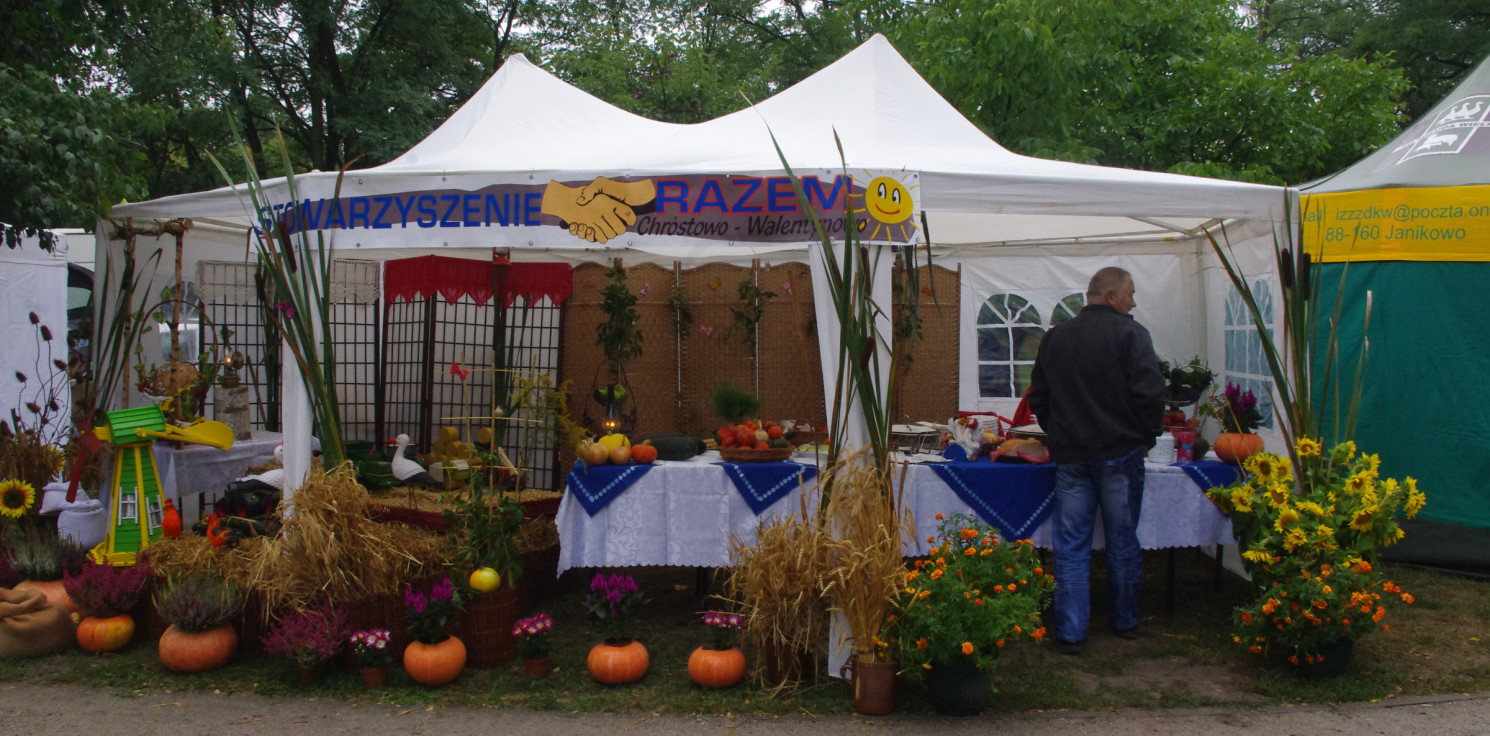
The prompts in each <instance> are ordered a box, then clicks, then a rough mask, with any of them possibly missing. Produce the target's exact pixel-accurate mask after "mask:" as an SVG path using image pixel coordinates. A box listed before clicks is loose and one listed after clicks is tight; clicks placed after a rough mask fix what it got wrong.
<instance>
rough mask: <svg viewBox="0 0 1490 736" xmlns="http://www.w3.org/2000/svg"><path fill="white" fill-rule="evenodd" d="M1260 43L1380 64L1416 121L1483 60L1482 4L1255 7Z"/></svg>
mask: <svg viewBox="0 0 1490 736" xmlns="http://www.w3.org/2000/svg"><path fill="white" fill-rule="evenodd" d="M1252 5H1253V8H1252V10H1253V12H1254V14H1255V15H1256V16H1257V18H1258V21H1259V23H1260V26H1261V33H1262V36H1263V38H1265V39H1267V40H1268V42H1269V43H1271V44H1273V45H1274V46H1276V47H1278V48H1279V49H1288V48H1292V49H1296V50H1297V53H1299V54H1300V55H1302V56H1304V57H1309V58H1322V57H1326V56H1329V55H1339V56H1344V57H1347V58H1352V59H1367V60H1371V61H1387V62H1388V63H1390V64H1391V65H1393V66H1395V67H1397V68H1400V69H1401V70H1402V73H1403V75H1404V76H1406V77H1407V80H1408V81H1409V82H1410V83H1411V84H1412V88H1411V89H1410V90H1408V92H1407V94H1406V96H1405V97H1403V99H1402V108H1403V112H1404V113H1406V118H1405V119H1406V120H1408V121H1411V120H1416V119H1417V118H1418V117H1420V116H1422V115H1423V113H1426V112H1427V111H1428V110H1429V109H1430V108H1432V107H1433V105H1435V104H1437V102H1438V101H1439V100H1440V99H1442V98H1443V96H1444V95H1446V94H1448V93H1449V92H1450V91H1451V90H1452V89H1453V88H1454V86H1455V85H1457V84H1458V83H1459V82H1460V81H1462V80H1463V79H1464V77H1465V75H1467V74H1468V73H1469V72H1470V70H1472V69H1474V67H1475V66H1476V65H1477V64H1479V63H1480V62H1481V61H1482V60H1484V59H1485V58H1486V56H1490V4H1486V2H1485V0H1371V1H1368V2H1363V1H1362V0H1258V1H1257V2H1254V3H1253V4H1252Z"/></svg>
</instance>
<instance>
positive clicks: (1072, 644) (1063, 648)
mask: <svg viewBox="0 0 1490 736" xmlns="http://www.w3.org/2000/svg"><path fill="white" fill-rule="evenodd" d="M1085 646H1086V640H1082V641H1066V640H1065V639H1056V640H1055V650H1056V651H1057V652H1060V653H1061V654H1069V655H1072V656H1075V655H1078V654H1081V650H1082V648H1083V647H1085Z"/></svg>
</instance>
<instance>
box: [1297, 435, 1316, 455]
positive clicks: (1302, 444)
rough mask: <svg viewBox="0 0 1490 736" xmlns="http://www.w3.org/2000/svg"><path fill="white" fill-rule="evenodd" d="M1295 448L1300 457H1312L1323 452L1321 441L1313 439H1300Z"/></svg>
mask: <svg viewBox="0 0 1490 736" xmlns="http://www.w3.org/2000/svg"><path fill="white" fill-rule="evenodd" d="M1293 447H1294V449H1295V450H1297V451H1298V453H1299V456H1300V457H1312V456H1314V455H1318V454H1319V453H1320V451H1321V450H1322V447H1321V446H1320V444H1319V440H1316V439H1313V438H1311V437H1300V438H1299V441H1298V442H1296V443H1294V446H1293Z"/></svg>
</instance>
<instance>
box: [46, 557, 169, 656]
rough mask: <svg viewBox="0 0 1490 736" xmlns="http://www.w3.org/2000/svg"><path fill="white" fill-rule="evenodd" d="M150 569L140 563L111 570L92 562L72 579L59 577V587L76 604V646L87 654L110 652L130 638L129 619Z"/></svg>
mask: <svg viewBox="0 0 1490 736" xmlns="http://www.w3.org/2000/svg"><path fill="white" fill-rule="evenodd" d="M149 577H150V567H149V566H148V565H146V564H144V563H136V564H134V565H128V566H122V567H115V566H114V565H110V564H107V563H105V564H98V563H95V562H92V561H89V562H86V563H84V564H83V569H82V570H80V571H78V573H77V574H76V575H74V574H71V573H68V574H65V575H63V578H62V587H63V588H64V589H66V591H67V596H68V598H70V599H71V600H72V601H73V603H76V604H77V607H78V613H80V614H82V616H83V618H82V620H81V621H79V622H78V644H79V645H80V646H82V647H83V649H84V650H86V651H89V652H114V651H118V650H120V649H123V648H124V646H125V645H127V644H129V641H130V639H133V638H134V633H135V620H134V618H133V617H132V616H130V615H129V610H130V609H131V608H134V606H135V603H136V602H138V601H139V599H140V595H141V594H142V593H144V592H145V581H146V580H148V579H149Z"/></svg>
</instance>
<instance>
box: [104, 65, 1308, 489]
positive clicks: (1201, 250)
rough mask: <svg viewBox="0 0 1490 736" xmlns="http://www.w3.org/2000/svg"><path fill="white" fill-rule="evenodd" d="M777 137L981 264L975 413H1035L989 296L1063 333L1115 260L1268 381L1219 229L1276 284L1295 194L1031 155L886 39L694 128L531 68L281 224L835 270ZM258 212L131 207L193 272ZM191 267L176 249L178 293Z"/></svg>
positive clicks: (966, 296)
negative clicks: (1233, 298) (1001, 386)
mask: <svg viewBox="0 0 1490 736" xmlns="http://www.w3.org/2000/svg"><path fill="white" fill-rule="evenodd" d="M773 133H774V135H775V137H776V140H777V141H778V142H779V144H780V148H781V151H782V153H783V154H784V156H785V158H786V160H787V161H788V162H789V163H790V164H791V166H792V167H793V170H794V171H795V173H797V174H798V175H800V176H803V177H804V180H808V181H807V184H808V185H809V187H808V195H809V199H810V200H811V199H812V198H813V195H814V194H815V195H816V200H817V203H818V205H821V206H822V209H823V210H825V211H830V210H834V209H837V210H838V211H840V212H841V208H842V204H843V202H844V200H843V199H840V198H839V197H840V196H845V197H847V201H848V203H849V204H850V205H851V206H852V207H854V208H855V209H856V210H860V211H861V214H860V215H859V217H860V218H863V219H866V220H867V221H868V223H869V225H870V228H871V229H870V230H867V231H866V233H865V234H866V235H868V236H870V238H871V239H872V240H876V241H881V242H898V243H921V244H925V243H927V242H928V241H929V243H930V244H931V245H932V246H933V249H934V250H933V252H934V253H935V254H936V257H937V260H938V261H939V262H940V263H941V264H943V265H947V266H957V265H960V266H961V267H962V273H963V277H962V284H961V289H962V292H963V293H962V300H961V303H962V304H963V307H962V314H961V315H960V320H961V324H962V329H961V333H962V335H963V337H962V338H961V343H962V344H961V350H960V356H961V357H960V358H959V365H958V367H957V370H958V372H959V376H960V381H959V383H960V385H961V386H962V387H963V388H962V389H961V392H962V395H961V397H960V403H961V408H963V409H976V408H984V409H999V410H1003V411H1008V410H1010V409H1012V403H1013V400H1012V399H1008V400H1002V399H994V398H989V397H982V396H980V395H979V385H978V384H979V371H980V360H979V344H978V343H979V340H978V337H977V330H976V328H975V325H976V324H977V321H978V318H979V305H980V304H981V303H982V302H983V301H984V300H985V299H986V298H988V296H989V295H991V294H996V293H1016V294H1019V295H1020V296H1021V297H1022V298H1024V299H1025V300H1027V302H1028V303H1029V304H1030V305H1031V306H1033V307H1034V308H1035V309H1036V310H1037V311H1038V312H1039V313H1040V314H1043V315H1044V316H1043V317H1036V320H1035V322H1036V324H1037V326H1038V325H1040V324H1044V325H1048V323H1049V319H1050V315H1051V314H1052V313H1053V312H1054V311H1055V310H1056V308H1057V304H1058V303H1059V301H1060V300H1061V299H1062V298H1064V297H1067V296H1068V295H1070V294H1072V293H1077V292H1081V291H1084V287H1085V285H1086V281H1087V279H1088V278H1089V276H1090V274H1091V273H1092V272H1094V271H1095V270H1096V269H1098V268H1100V267H1102V266H1106V265H1114V264H1116V265H1121V266H1123V267H1125V268H1128V269H1129V270H1130V271H1132V272H1133V273H1134V274H1135V280H1136V282H1137V286H1138V294H1137V299H1138V308H1137V310H1136V311H1135V313H1134V314H1135V316H1136V317H1137V318H1138V319H1139V320H1140V321H1141V322H1143V323H1144V324H1145V325H1146V326H1148V327H1149V328H1150V330H1151V332H1152V333H1153V334H1154V336H1155V342H1156V347H1157V348H1158V350H1159V353H1160V355H1161V356H1166V357H1169V358H1171V359H1180V360H1185V359H1188V357H1189V356H1191V355H1201V356H1202V357H1204V358H1206V359H1207V361H1208V362H1209V363H1210V364H1211V365H1212V366H1213V367H1215V366H1220V365H1223V363H1224V364H1225V365H1226V366H1227V370H1228V371H1231V372H1239V375H1245V374H1248V373H1253V374H1259V375H1263V376H1265V374H1266V369H1265V367H1262V368H1260V367H1259V366H1258V365H1252V366H1250V368H1249V366H1248V365H1246V361H1245V359H1244V358H1243V357H1238V356H1234V355H1230V354H1228V344H1230V345H1231V346H1232V349H1231V351H1230V352H1231V353H1238V351H1240V352H1245V348H1244V347H1243V346H1241V344H1240V343H1238V342H1236V339H1235V338H1236V336H1238V335H1240V331H1239V330H1238V329H1235V328H1237V325H1236V324H1234V323H1235V313H1234V310H1233V314H1232V315H1231V318H1230V319H1229V318H1228V314H1227V297H1228V294H1229V293H1230V289H1231V287H1230V284H1229V282H1228V281H1227V280H1226V278H1225V275H1224V274H1223V273H1221V272H1220V271H1219V269H1216V268H1213V267H1210V266H1209V264H1212V262H1213V259H1212V258H1211V256H1210V246H1209V244H1208V241H1207V240H1206V239H1205V237H1204V229H1205V228H1209V229H1210V231H1211V232H1213V233H1219V232H1220V230H1221V227H1222V226H1223V224H1224V229H1225V238H1226V240H1227V241H1228V242H1229V243H1230V244H1231V245H1232V246H1233V247H1235V248H1236V249H1237V252H1238V255H1239V256H1240V257H1241V262H1242V263H1243V264H1244V267H1246V268H1247V269H1248V270H1249V271H1255V272H1256V273H1257V274H1258V278H1259V279H1263V280H1266V281H1271V280H1272V278H1273V277H1272V276H1271V275H1270V274H1269V273H1268V271H1269V264H1270V263H1271V249H1272V243H1273V242H1274V241H1273V238H1274V235H1275V233H1277V232H1279V231H1280V230H1281V228H1282V227H1283V226H1284V225H1283V220H1284V210H1285V207H1284V203H1285V198H1286V197H1288V196H1291V193H1289V192H1287V191H1286V190H1283V189H1280V188H1276V187H1269V186H1261V185H1253V184H1243V183H1237V182H1228V181H1218V180H1210V179H1201V178H1195V177H1186V176H1178V175H1172V174H1161V173H1152V172H1142V171H1129V170H1123V169H1113V168H1105V167H1098V166H1088V165H1080V164H1073V163H1065V162H1058V161H1047V160H1042V159H1036V158H1029V157H1025V156H1020V155H1016V154H1014V153H1011V152H1009V151H1008V150H1006V149H1004V148H1003V147H1001V146H999V145H998V144H997V143H996V142H994V141H993V140H991V139H990V138H989V137H988V136H987V135H985V134H984V133H983V132H982V131H981V130H979V129H978V128H977V127H976V126H975V125H973V124H972V123H971V122H969V121H968V120H967V119H966V118H964V117H963V116H962V115H961V114H960V113H958V112H957V110H956V109H954V108H953V107H952V106H951V105H950V104H948V103H947V102H946V101H945V100H943V99H942V98H941V97H940V96H939V95H938V94H937V93H936V92H935V90H933V89H932V88H931V86H930V85H928V84H927V83H926V82H925V81H924V80H923V79H921V78H920V77H919V76H918V75H917V74H916V72H915V70H914V69H912V68H911V66H910V65H909V64H908V63H907V62H906V61H905V60H904V59H903V58H901V57H900V56H899V54H897V53H896V51H895V50H894V49H893V48H892V47H891V45H890V44H889V42H888V41H886V40H885V39H884V38H883V37H881V36H875V37H874V38H873V39H871V40H870V41H868V42H866V43H865V44H864V45H862V46H860V47H859V48H858V49H856V50H854V51H853V52H851V53H849V54H848V55H846V56H845V57H843V58H842V59H840V60H839V61H837V62H835V63H834V64H832V65H831V66H829V67H827V68H826V69H823V70H822V71H820V72H818V73H817V74H815V75H813V76H812V77H810V78H808V79H806V80H804V81H802V82H801V83H799V84H797V85H795V86H793V87H791V88H790V89H787V90H784V91H782V92H780V93H779V94H777V95H775V96H773V97H771V98H770V99H767V100H764V101H762V102H760V103H759V104H757V105H755V106H754V107H753V108H746V109H744V110H741V111H739V112H736V113H733V114H730V115H726V116H724V117H721V118H718V119H715V120H711V121H708V122H704V123H698V124H693V125H678V124H670V123H662V122H657V121H653V120H648V119H645V118H642V117H638V116H636V115H633V114H631V113H628V112H625V111H623V110H620V109H618V108H616V107H613V106H611V105H609V104H607V103H605V102H602V101H601V100H599V99H596V98H594V97H592V96H590V95H588V94H586V93H584V92H582V91H580V90H578V89H576V88H574V87H572V86H570V85H568V84H566V83H565V82H563V81H561V80H559V79H557V78H555V77H554V76H552V75H551V74H549V73H547V72H545V71H543V70H542V69H540V68H539V67H537V66H535V65H534V64H532V63H531V62H529V61H528V60H527V59H525V58H523V57H522V56H520V55H519V56H515V57H513V58H511V59H510V60H508V61H507V63H506V64H504V65H503V66H502V67H501V69H499V70H498V71H497V73H496V74H495V75H493V76H492V78H491V79H490V80H489V81H488V82H487V83H486V84H485V85H484V86H483V87H482V88H481V90H480V91H479V92H477V94H476V95H475V96H473V97H472V98H471V100H470V101H469V102H468V103H467V104H466V105H465V106H464V107H462V108H461V109H460V110H459V111H457V112H456V113H455V114H454V115H452V116H451V117H450V119H449V120H447V121H445V123H444V124H442V125H441V126H440V127H439V128H438V129H437V130H435V131H434V132H433V133H432V134H430V136H429V137H428V138H426V139H425V140H423V141H422V142H420V143H419V144H418V145H416V146H414V147H413V148H412V149H410V150H409V151H408V152H407V153H405V154H404V155H403V156H401V157H399V158H397V159H395V160H394V161H392V162H390V163H388V164H385V165H382V166H377V167H373V168H370V169H363V170H356V171H351V172H348V173H347V174H346V176H345V178H344V179H343V180H342V181H341V185H340V186H341V188H340V192H339V198H338V196H337V189H336V187H337V180H338V175H337V174H336V173H334V172H329V173H328V172H311V173H308V174H305V175H301V176H298V177H296V186H297V192H296V194H297V197H296V201H295V202H294V203H293V204H290V205H289V206H288V207H286V208H283V209H277V210H276V211H275V212H274V213H261V216H265V217H269V216H272V217H283V218H286V221H288V222H290V223H292V225H293V226H295V227H299V228H302V229H306V230H319V231H320V232H321V233H322V234H323V235H324V236H325V237H326V238H327V239H328V242H330V243H331V244H332V245H333V246H334V248H335V249H336V250H337V252H338V254H339V255H341V256H347V257H354V258H363V259H373V260H381V259H389V258H403V257H408V256H410V255H422V254H425V253H430V252H438V253H441V254H443V255H449V256H461V255H466V256H469V257H472V258H479V259H487V258H489V257H490V249H491V248H493V247H504V248H510V249H511V253H512V258H513V259H514V260H550V261H552V260H567V261H571V262H583V261H593V260H602V259H606V258H609V257H612V256H614V255H618V253H616V252H615V250H614V249H617V248H621V249H626V253H625V257H626V259H627V263H633V262H639V261H646V260H655V261H672V260H693V259H713V260H724V261H728V262H734V263H744V262H748V261H749V260H750V259H752V258H757V257H763V256H764V257H769V258H771V259H776V260H783V261H784V260H808V261H809V262H811V263H812V264H813V268H814V269H815V271H820V270H821V269H820V268H819V264H818V261H817V259H816V258H813V257H812V256H811V250H810V249H809V247H808V246H809V244H810V243H811V241H812V238H811V237H810V235H809V234H807V233H806V231H805V230H803V229H802V228H801V225H800V221H801V220H802V219H803V216H802V213H800V212H799V211H798V210H797V209H796V202H795V200H794V199H793V198H792V197H791V194H790V191H791V190H790V185H789V183H786V181H785V179H784V178H783V177H784V173H783V167H782V164H781V159H780V158H779V157H778V153H777V151H776V148H775V147H774V146H773V142H772V137H771V134H773ZM835 134H836V136H837V137H838V139H840V140H841V142H842V160H840V153H839V149H838V147H837V146H836V145H835ZM845 162H846V164H847V165H846V167H845V166H844V163H845ZM599 177H604V179H599ZM839 177H844V178H843V179H842V180H840V178H839ZM850 180H851V181H850ZM840 183H842V184H843V185H844V187H845V189H844V190H842V191H840V189H839V185H840ZM627 184H629V185H633V186H631V187H625V186H619V185H627ZM267 185H268V187H269V191H270V196H271V197H272V198H273V200H274V201H275V202H279V203H282V204H283V203H287V202H289V200H290V194H289V188H288V184H287V182H286V181H284V180H282V179H281V180H273V181H270V182H267ZM586 185H589V188H588V189H586ZM897 185H898V186H897ZM886 187H888V188H886ZM576 190H578V191H576ZM597 190H598V192H599V193H597ZM638 193H640V194H638ZM602 194H605V195H611V196H610V198H606V197H604V196H601V195H602ZM571 195H572V196H571ZM876 195H878V196H876ZM902 197H907V198H908V199H909V202H910V204H911V205H912V207H913V210H914V214H915V215H916V216H913V214H912V210H911V209H903V208H902V207H903V204H904V203H903V202H902ZM587 200H588V202H589V203H590V204H608V205H610V207H611V209H610V211H609V213H608V214H609V216H610V218H611V220H610V222H609V224H608V225H607V224H606V223H605V222H604V221H602V220H596V219H589V218H590V215H589V214H588V212H586V211H582V210H584V207H583V206H582V204H583V203H584V202H586V201H587ZM246 202H247V196H246V194H244V190H243V188H242V187H239V188H238V189H236V190H235V189H231V188H223V189H218V190H214V191H210V192H202V193H196V194H188V195H181V196H174V197H165V198H161V199H157V200H153V201H148V202H141V203H133V204H126V205H120V206H117V207H115V208H114V210H113V213H112V219H113V220H114V221H115V222H119V221H122V220H123V219H124V218H133V219H134V222H135V223H136V224H137V225H139V224H141V223H145V222H148V221H150V220H152V219H168V218H180V217H188V218H193V220H194V221H195V223H196V228H195V229H193V230H192V231H191V232H190V234H189V236H188V237H187V241H186V250H187V256H186V258H187V261H188V263H187V267H186V269H185V272H186V273H191V272H192V270H193V269H192V264H193V263H194V262H195V261H197V260H209V259H211V260H224V259H235V258H236V259H239V260H241V259H243V258H244V257H246V254H247V248H248V245H247V244H248V243H249V242H250V240H251V239H250V238H249V237H248V232H249V231H248V227H249V223H250V222H251V221H252V215H251V214H250V212H249V207H248V206H247V205H246ZM618 202H619V203H622V204H624V206H622V204H617V203H618ZM877 206H878V207H880V208H881V209H885V208H889V209H894V210H896V211H895V212H889V213H888V214H886V213H885V212H877V211H876V210H875V207H877ZM616 210H624V211H625V213H627V214H629V215H630V218H626V217H624V216H621V215H617V214H616ZM887 211H888V210H887ZM920 216H924V220H922V219H921V217H920ZM617 218H620V219H621V221H622V222H623V223H624V227H622V226H617V225H616V219H617ZM840 218H841V214H840ZM627 219H633V220H634V221H633V222H625V221H626V220H627ZM830 219H831V218H830ZM923 222H924V225H922V223H923ZM576 223H578V224H579V225H580V227H578V228H577V229H578V231H579V232H580V234H581V235H584V234H586V233H587V232H588V233H591V234H594V233H599V234H601V235H602V236H607V237H605V240H606V242H605V243H604V244H603V246H602V245H601V243H599V242H598V241H599V240H600V239H601V238H600V237H595V238H594V240H595V241H596V242H592V241H591V240H587V239H583V238H581V237H576V235H574V234H572V233H571V230H572V229H575V228H574V226H575V224H576ZM587 223H588V226H589V227H592V228H593V230H588V231H587V230H586V229H585V227H586V226H587ZM566 224H567V225H569V226H570V227H565V225H566ZM882 226H883V227H882ZM109 230H110V228H108V227H100V228H99V230H98V231H99V232H100V233H101V235H100V240H99V243H98V252H99V253H100V254H106V256H105V257H106V258H107V262H108V267H109V268H111V269H114V270H115V271H116V272H117V269H118V264H119V253H120V249H121V248H122V244H121V242H120V241H117V240H114V241H110V240H108V233H109ZM622 230H624V231H622ZM765 254H769V255H765ZM103 260H104V259H102V258H101V259H100V261H101V263H102V262H103ZM169 269H170V258H169V257H166V258H164V259H163V263H162V265H161V275H160V276H159V277H158V278H157V280H156V283H157V284H162V283H166V282H167V281H168V280H169ZM885 271H888V269H885ZM815 275H816V274H815ZM99 282H100V283H101V282H102V278H100V279H99ZM115 283H117V277H116V281H115ZM887 283H888V274H887V273H886V274H882V278H881V285H882V286H883V285H884V284H887ZM884 293H886V294H888V287H885V292H884ZM100 296H101V297H104V298H107V297H108V296H110V295H100ZM827 301H828V300H826V299H823V300H819V304H818V309H819V319H818V322H819V325H820V328H823V329H824V331H823V332H822V333H820V334H821V336H822V338H823V339H822V343H823V352H824V356H825V358H831V357H832V353H833V350H832V343H833V341H834V338H833V336H832V335H831V333H830V332H828V331H827V328H831V323H832V317H831V305H830V304H828V303H826V302H827ZM1233 306H1234V305H1233ZM1280 316H1281V315H1280ZM1228 327H1231V328H1233V329H1228ZM886 332H888V330H886ZM1254 357H1256V356H1254ZM825 363H831V360H826V359H825ZM829 370H831V368H825V371H829ZM827 376H828V380H827V381H826V383H827V384H828V385H830V386H831V385H832V383H833V381H832V374H831V373H828V374H827ZM291 395H293V394H291V393H290V391H288V390H287V391H286V396H291ZM287 409H288V407H287ZM302 426H303V425H302ZM286 444H287V447H295V446H297V445H298V446H300V447H306V446H308V445H305V444H303V443H292V442H287V443H286ZM303 462H305V463H307V464H308V459H307V460H304V461H303ZM301 467H302V468H303V467H306V466H305V465H302V466H301ZM290 469H291V470H292V472H293V471H294V470H295V466H293V465H292V466H291V468H290Z"/></svg>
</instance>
